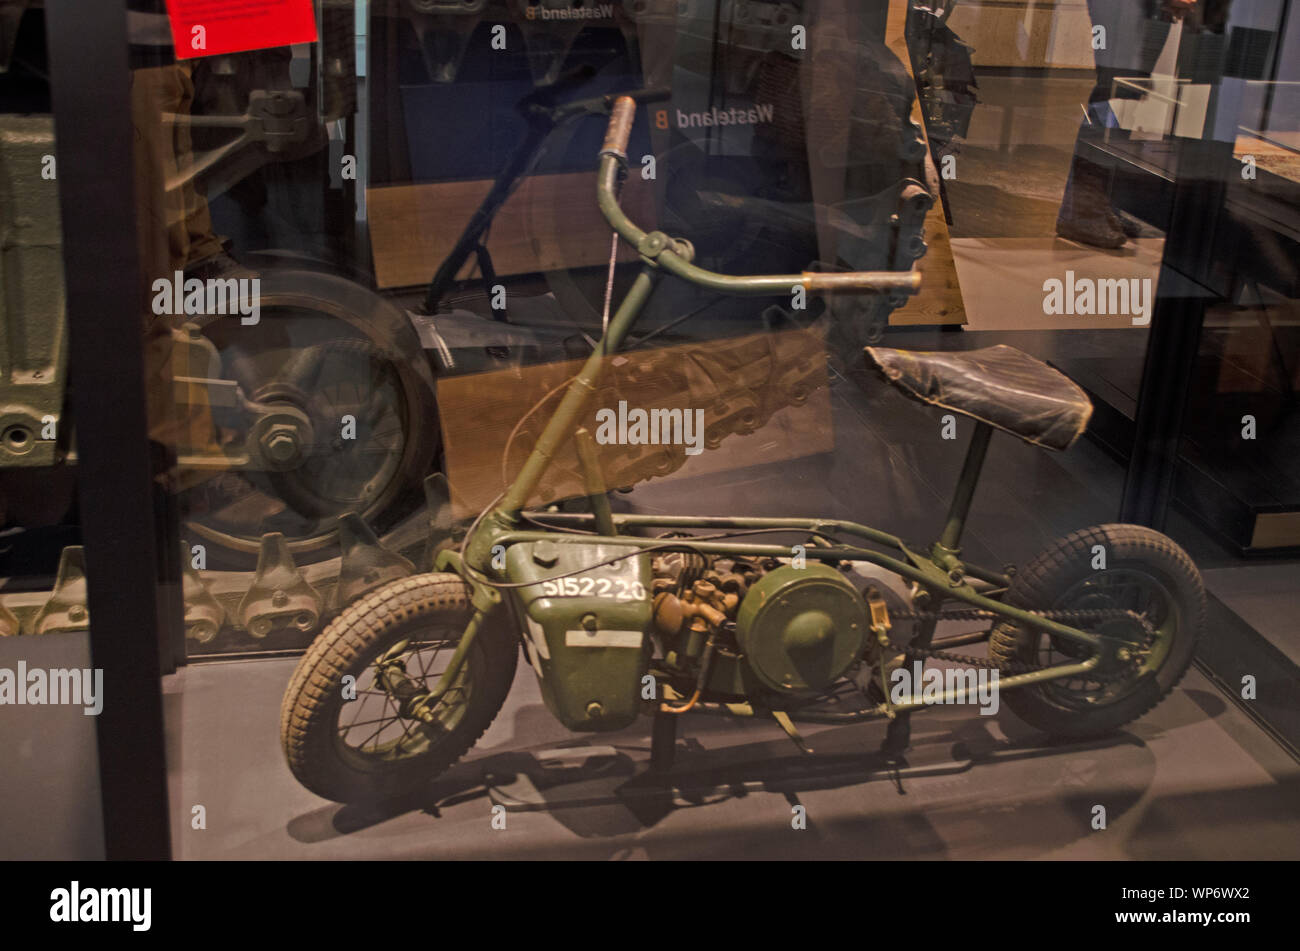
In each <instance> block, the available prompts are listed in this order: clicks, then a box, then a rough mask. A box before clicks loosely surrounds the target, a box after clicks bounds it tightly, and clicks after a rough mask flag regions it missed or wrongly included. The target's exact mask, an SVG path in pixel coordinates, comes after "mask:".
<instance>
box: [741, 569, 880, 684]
mask: <svg viewBox="0 0 1300 951" xmlns="http://www.w3.org/2000/svg"><path fill="white" fill-rule="evenodd" d="M867 629H868V622H867V611H866V607H865V605H864V604H863V601H862V596H861V595H860V594H858V591H857V589H856V588H854V587H853V585H852V584H850V583H849V581H848V580H847V579H846V578H845V577H844V576H843V575H842V574H840V573H839V572H838V571H836V570H835V569H834V568H831V567H829V566H827V565H823V564H820V563H818V562H813V563H812V564H810V565H806V566H805V567H803V568H794V567H791V566H788V565H787V566H784V567H781V568H777V569H775V570H773V571H769V572H768V573H767V574H765V575H764V576H763V577H762V578H761V579H759V581H758V582H757V583H756V584H755V585H754V586H753V587H751V588H750V589H749V593H748V594H747V595H746V596H745V600H744V601H743V602H742V604H741V606H740V611H739V613H738V614H737V616H736V638H737V640H738V641H739V643H740V646H741V649H742V650H743V651H744V653H745V658H746V660H747V661H748V664H749V667H750V668H751V669H752V670H753V671H754V674H755V676H757V677H758V679H759V680H760V681H761V682H762V683H763V684H764V685H765V686H766V687H768V688H769V689H771V690H776V691H778V692H780V693H816V692H819V691H820V690H822V689H824V686H825V685H826V684H828V683H831V682H833V681H834V680H835V679H836V678H838V677H839V676H840V675H841V674H843V673H844V671H846V670H848V668H849V667H850V666H852V664H853V663H854V661H856V660H857V659H858V658H859V657H861V655H862V650H863V647H864V646H865V645H866V641H867Z"/></svg>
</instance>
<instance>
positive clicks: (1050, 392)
mask: <svg viewBox="0 0 1300 951" xmlns="http://www.w3.org/2000/svg"><path fill="white" fill-rule="evenodd" d="M866 350H867V357H868V361H869V363H870V362H874V363H875V365H876V366H877V367H878V368H879V370H880V372H881V373H882V374H884V377H885V379H886V380H888V381H889V382H890V383H892V384H894V385H895V386H896V387H898V388H899V389H900V390H902V391H903V392H904V393H906V394H907V395H908V396H910V397H912V398H913V399H916V400H920V401H921V402H922V403H928V404H930V405H931V406H939V407H942V408H944V409H950V410H954V411H956V412H958V413H962V414H964V415H966V416H969V417H971V418H972V419H977V420H979V421H981V422H984V423H988V424H989V425H990V426H994V427H996V428H998V429H1001V430H1003V431H1004V432H1008V433H1011V434H1012V435H1013V436H1019V437H1020V438H1021V439H1023V440H1024V441H1025V442H1027V443H1031V444H1033V445H1035V446H1043V447H1045V448H1047V449H1057V450H1061V449H1068V448H1069V447H1070V445H1071V444H1073V442H1074V441H1075V440H1076V439H1077V438H1079V434H1080V433H1082V432H1083V431H1084V429H1086V428H1087V425H1088V417H1090V416H1091V415H1092V403H1091V401H1089V399H1088V395H1087V394H1086V393H1084V392H1083V390H1082V389H1081V388H1080V387H1079V386H1078V384H1076V383H1075V382H1074V381H1073V380H1071V379H1070V378H1069V377H1068V376H1066V375H1065V374H1064V373H1061V372H1060V371H1058V370H1054V369H1052V368H1051V367H1049V366H1048V365H1047V364H1046V363H1044V362H1043V361H1041V360H1038V359H1035V358H1034V357H1031V356H1030V355H1029V354H1027V353H1024V352H1023V351H1020V350H1017V349H1016V348H1015V347H1008V346H1006V345H1005V344H998V345H997V346H995V347H985V348H984V349H982V350H965V351H953V352H948V353H943V352H929V351H923V350H891V349H889V348H887V347H867V348H866Z"/></svg>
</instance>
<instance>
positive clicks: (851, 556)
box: [493, 516, 1101, 649]
mask: <svg viewBox="0 0 1300 951" xmlns="http://www.w3.org/2000/svg"><path fill="white" fill-rule="evenodd" d="M756 521H759V522H762V521H768V520H766V519H757V520H756ZM770 521H772V522H777V523H779V522H781V521H783V520H781V519H771V520H770ZM641 524H645V525H648V526H654V525H657V524H660V523H659V522H658V520H657V519H654V518H652V517H650V516H645V517H643V521H642V523H641ZM663 524H665V525H667V524H670V523H669V522H665V523H663ZM756 527H758V526H756ZM774 527H779V528H782V529H784V528H785V526H783V525H777V526H774ZM561 537H563V536H562V535H557V534H556V533H555V532H524V531H516V532H507V533H502V534H500V535H498V536H496V537H495V539H494V542H493V543H494V544H499V545H505V546H506V547H507V549H508V548H509V547H510V546H511V545H516V544H519V543H521V542H536V541H541V540H542V539H555V538H561ZM582 540H583V541H586V542H590V543H593V544H597V543H600V542H611V543H613V542H618V543H620V544H626V545H635V546H637V547H639V548H654V549H657V550H661V551H695V552H700V553H701V554H705V555H742V556H746V557H752V558H762V557H771V558H788V557H790V549H789V547H788V546H783V545H747V544H739V543H736V542H718V541H713V542H695V541H691V540H690V539H671V540H664V539H654V538H636V537H633V536H628V535H620V536H618V537H617V538H603V537H601V536H597V535H590V536H589V535H583V536H582ZM805 556H806V557H808V558H811V559H814V560H816V561H865V562H869V563H870V564H873V565H879V566H880V567H882V568H885V569H887V570H889V571H892V572H894V573H895V574H897V575H901V576H902V577H904V578H907V579H908V580H909V581H916V582H918V583H920V584H921V585H923V586H925V587H927V588H931V589H934V588H936V587H939V586H942V588H943V590H942V596H943V598H945V599H949V600H954V601H964V602H965V603H967V604H969V605H971V606H972V607H977V608H982V609H983V610H986V611H992V612H993V613H995V614H998V615H1001V616H1002V617H1005V618H1008V619H1009V620H1012V621H1016V622H1018V623H1021V624H1025V625H1027V626H1029V627H1032V628H1037V629H1038V630H1042V631H1047V632H1048V633H1051V634H1057V635H1059V636H1061V637H1064V638H1067V639H1069V640H1073V641H1077V642H1078V643H1081V644H1085V645H1087V646H1088V647H1092V648H1094V649H1095V648H1096V647H1098V646H1099V645H1100V644H1101V639H1100V638H1099V637H1097V636H1096V635H1095V634H1089V633H1088V632H1087V631H1081V630H1079V629H1078V628H1074V627H1070V626H1069V625H1066V624H1061V623H1058V622H1056V621H1052V620H1050V619H1048V618H1043V617H1039V616H1038V615H1036V614H1033V613H1031V612H1029V611H1024V610H1021V609H1020V608H1016V607H1013V606H1012V605H1009V604H1004V603H1002V602H1001V601H996V600H994V599H992V598H989V597H985V596H984V595H981V594H980V593H979V592H977V591H975V589H973V588H972V587H970V585H959V586H955V587H951V586H948V583H947V581H946V580H945V579H946V578H947V572H945V571H943V570H942V569H940V568H939V567H938V566H936V565H935V564H934V563H933V562H930V561H928V560H927V559H925V558H923V557H922V556H918V555H913V557H914V558H916V559H917V560H918V561H919V562H920V565H921V566H918V565H912V564H908V563H906V562H902V561H899V560H898V559H897V558H891V557H889V556H888V555H883V554H881V553H880V552H877V551H872V550H870V549H868V548H854V547H851V546H848V545H839V546H836V547H834V548H808V549H806V551H805ZM926 565H928V567H929V570H928V571H927V570H926V568H925V567H923V566H926ZM937 607H938V605H931V606H930V608H931V609H937Z"/></svg>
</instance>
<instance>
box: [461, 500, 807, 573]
mask: <svg viewBox="0 0 1300 951" xmlns="http://www.w3.org/2000/svg"><path fill="white" fill-rule="evenodd" d="M504 494H505V493H502V495H504ZM500 498H501V496H498V497H497V501H499V500H500ZM492 504H493V505H495V504H496V502H495V501H494V502H493V503H492ZM489 508H491V506H489ZM486 511H487V509H484V512H486ZM482 518H483V515H482V514H480V515H479V517H478V518H477V519H475V520H474V524H473V525H472V526H470V530H469V532H468V533H467V534H466V535H465V539H464V540H462V541H461V556H462V558H461V564H462V566H463V567H464V568H465V570H466V571H468V572H470V573H471V574H473V575H475V576H476V577H477V578H478V580H479V581H481V582H482V583H483V584H486V585H490V586H491V587H493V588H531V587H532V586H533V585H539V584H544V583H546V582H547V581H559V580H560V579H561V578H572V577H573V576H574V575H580V574H583V573H584V572H588V571H592V570H594V569H596V568H603V567H605V566H606V565H612V564H614V563H615V562H619V561H622V560H623V559H625V558H633V557H635V556H637V555H640V554H642V553H644V552H652V551H680V550H682V549H686V550H688V551H695V550H694V549H692V548H691V545H690V544H689V543H688V542H687V541H686V540H685V539H680V538H679V539H674V540H673V541H670V542H664V543H662V544H659V545H646V546H645V547H643V548H636V549H634V550H633V551H629V552H625V553H623V554H621V555H615V556H614V557H612V558H606V559H605V560H604V561H598V562H595V563H594V564H590V565H586V566H584V567H582V568H575V569H574V570H573V571H566V572H563V573H562V574H558V575H552V576H550V577H549V578H538V579H537V580H536V581H495V580H493V579H492V578H489V577H488V576H487V575H485V574H483V573H482V572H481V571H478V570H477V569H476V568H474V567H473V566H472V565H470V564H468V563H466V562H465V561H464V553H465V541H466V540H468V539H469V536H470V535H471V534H473V532H474V529H475V528H477V527H478V523H479V521H480V520H481V519H482ZM790 531H791V529H789V528H750V529H745V530H743V531H739V532H719V533H717V534H714V535H690V536H687V538H689V539H690V541H692V542H708V541H720V540H725V539H729V538H741V537H744V536H746V535H770V534H773V533H776V532H790ZM695 554H697V555H700V556H701V557H705V555H704V553H703V552H701V551H695Z"/></svg>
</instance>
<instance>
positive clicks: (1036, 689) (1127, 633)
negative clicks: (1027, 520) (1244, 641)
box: [989, 525, 1205, 736]
mask: <svg viewBox="0 0 1300 951" xmlns="http://www.w3.org/2000/svg"><path fill="white" fill-rule="evenodd" d="M1094 565H1096V566H1098V567H1094ZM1103 565H1104V567H1103ZM1007 602H1008V603H1009V604H1012V605H1015V606H1016V607H1020V608H1025V609H1029V610H1053V611H1128V612H1132V613H1131V615H1129V616H1127V617H1125V616H1116V617H1114V618H1110V619H1105V620H1101V621H1082V620H1081V621H1079V622H1078V623H1075V622H1072V621H1070V620H1068V619H1067V620H1066V621H1065V623H1068V624H1071V625H1072V626H1075V627H1079V628H1080V629H1081V630H1086V631H1089V632H1092V633H1096V634H1101V635H1104V636H1105V637H1106V638H1107V640H1106V643H1105V648H1104V649H1103V651H1102V661H1101V663H1100V664H1099V665H1098V666H1097V667H1096V668H1094V669H1093V670H1091V671H1089V672H1088V673H1087V674H1084V675H1080V676H1078V677H1072V678H1063V679H1060V680H1051V681H1047V682H1045V683H1041V684H1036V685H1033V686H1028V687H1017V688H1014V689H1011V690H1008V691H1007V692H1006V695H1005V698H1004V699H1005V700H1006V703H1007V706H1009V707H1010V708H1011V709H1012V710H1013V711H1014V712H1015V713H1016V715H1017V716H1019V717H1020V718H1021V719H1022V720H1024V721H1025V722H1026V723H1029V724H1030V725H1031V726H1034V727H1037V728H1038V729H1040V730H1044V731H1046V732H1048V733H1051V734H1053V735H1056V736H1090V735H1095V734H1099V733H1106V732H1110V731H1112V730H1115V729H1118V728H1119V727H1121V726H1123V725H1124V724H1126V723H1129V722H1131V721H1133V720H1136V719H1137V718H1138V717H1140V716H1142V715H1143V714H1145V713H1146V712H1147V711H1148V710H1150V709H1151V708H1152V707H1154V706H1155V705H1156V704H1157V703H1159V702H1160V701H1161V700H1163V699H1164V698H1165V697H1166V696H1167V695H1168V694H1169V692H1170V691H1171V690H1173V688H1174V687H1175V686H1176V685H1177V683H1178V681H1179V680H1181V679H1182V676H1183V674H1184V673H1186V671H1187V668H1188V666H1189V665H1190V664H1191V662H1192V655H1193V654H1194V652H1195V650H1196V640H1197V638H1198V637H1199V635H1200V632H1201V628H1202V626H1203V625H1204V620H1205V590H1204V587H1203V585H1202V583H1201V577H1200V573H1199V572H1198V571H1197V570H1196V566H1195V565H1194V564H1193V563H1192V560H1191V558H1189V557H1188V555H1187V553H1186V552H1185V551H1183V549H1181V548H1180V547H1178V545H1176V544H1175V543H1174V542H1173V541H1172V540H1171V539H1169V538H1168V537H1166V536H1164V535H1162V534H1160V533H1159V532H1156V531H1153V530H1151V529H1149V528H1143V527H1142V526H1138V525H1099V526H1096V527H1094V528H1087V529H1083V530H1082V531H1078V532H1075V533H1073V534H1071V535H1069V536H1067V537H1066V538H1063V539H1061V540H1060V541H1058V542H1057V543H1056V544H1054V545H1053V546H1052V547H1050V548H1048V549H1047V550H1046V551H1044V552H1043V553H1042V554H1040V555H1039V556H1038V557H1036V558H1035V559H1034V560H1033V561H1031V562H1030V563H1029V565H1028V566H1026V567H1025V568H1024V570H1023V571H1021V572H1020V573H1019V574H1018V575H1017V576H1016V578H1015V581H1014V582H1013V584H1012V586H1011V590H1010V591H1009V592H1008V593H1007ZM1144 622H1145V623H1144ZM989 652H990V654H991V656H992V657H993V659H994V660H997V661H999V662H1001V663H1006V662H1014V661H1018V662H1020V663H1024V664H1032V665H1035V666H1054V665H1060V664H1068V663H1075V662H1078V661H1080V660H1083V659H1084V658H1086V657H1087V656H1088V654H1089V651H1088V649H1087V648H1085V647H1083V646H1082V645H1079V644H1076V643H1075V642H1073V641H1068V640H1066V639H1064V638H1060V637H1056V636H1053V635H1051V634H1047V633H1044V632H1041V631H1038V630H1034V629H1031V628H1028V627H1026V626H1023V625H1019V624H1014V623H1012V622H1009V621H1003V622H1002V623H1000V624H998V626H997V627H995V628H994V629H993V633H992V635H991V636H990V639H989Z"/></svg>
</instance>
